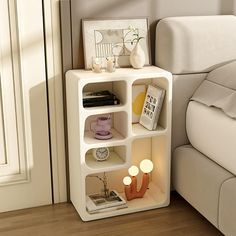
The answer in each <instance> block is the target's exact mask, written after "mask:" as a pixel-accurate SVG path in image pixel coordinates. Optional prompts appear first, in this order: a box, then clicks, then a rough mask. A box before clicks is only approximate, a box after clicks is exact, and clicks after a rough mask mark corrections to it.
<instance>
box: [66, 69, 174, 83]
mask: <svg viewBox="0 0 236 236" xmlns="http://www.w3.org/2000/svg"><path fill="white" fill-rule="evenodd" d="M74 76H76V77H77V78H78V79H80V80H88V79H99V78H101V79H103V80H104V79H111V78H121V79H122V77H123V78H124V77H125V78H129V77H131V78H132V77H144V78H145V77H149V78H150V77H153V76H157V77H158V76H166V77H169V76H171V73H170V72H168V71H166V70H163V69H161V68H159V67H156V66H145V67H143V68H142V69H133V68H117V69H116V71H115V72H113V73H108V72H102V73H94V72H93V71H92V70H69V71H67V73H66V77H67V78H70V77H74Z"/></svg>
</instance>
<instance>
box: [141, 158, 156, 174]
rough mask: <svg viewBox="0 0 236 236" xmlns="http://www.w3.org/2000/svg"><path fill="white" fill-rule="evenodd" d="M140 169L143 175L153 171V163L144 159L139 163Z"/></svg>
mask: <svg viewBox="0 0 236 236" xmlns="http://www.w3.org/2000/svg"><path fill="white" fill-rule="evenodd" d="M140 169H141V171H142V172H143V173H150V172H151V171H152V170H153V163H152V161H151V160H149V159H144V160H142V161H141V162H140Z"/></svg>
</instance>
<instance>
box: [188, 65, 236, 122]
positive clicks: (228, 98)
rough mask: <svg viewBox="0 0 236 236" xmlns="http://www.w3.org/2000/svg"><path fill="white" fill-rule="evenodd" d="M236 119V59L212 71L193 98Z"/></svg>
mask: <svg viewBox="0 0 236 236" xmlns="http://www.w3.org/2000/svg"><path fill="white" fill-rule="evenodd" d="M191 100H192V101H197V102H201V103H203V104H205V105H207V106H213V107H217V108H219V109H221V110H222V111H223V112H224V113H225V114H226V115H227V116H229V117H231V118H233V119H236V105H235V104H236V61H233V62H231V63H228V64H226V65H224V66H221V67H219V68H217V69H215V70H213V71H211V72H210V73H209V74H208V76H207V78H206V80H204V81H203V82H202V84H201V85H200V86H199V88H198V89H197V90H196V92H195V93H194V95H193V97H192V98H191Z"/></svg>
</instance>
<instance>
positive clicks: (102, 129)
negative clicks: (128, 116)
mask: <svg viewBox="0 0 236 236" xmlns="http://www.w3.org/2000/svg"><path fill="white" fill-rule="evenodd" d="M90 129H91V130H92V131H93V132H94V137H95V138H96V139H104V140H105V139H110V138H112V133H111V117H110V116H108V117H106V116H100V117H98V118H97V120H96V121H93V122H91V123H90Z"/></svg>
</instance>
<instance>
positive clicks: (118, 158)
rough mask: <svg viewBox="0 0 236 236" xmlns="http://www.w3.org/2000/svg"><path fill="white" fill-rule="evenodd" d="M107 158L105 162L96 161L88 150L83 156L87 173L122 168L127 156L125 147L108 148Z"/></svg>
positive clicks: (90, 150)
mask: <svg viewBox="0 0 236 236" xmlns="http://www.w3.org/2000/svg"><path fill="white" fill-rule="evenodd" d="M109 152H110V154H109V157H108V159H107V160H105V161H97V160H96V159H95V158H94V157H93V154H92V149H89V150H88V151H87V152H86V154H85V163H86V165H87V167H88V172H89V173H100V172H106V171H112V170H117V169H120V168H122V167H123V168H124V165H125V163H126V159H127V156H128V150H127V147H126V146H112V147H109Z"/></svg>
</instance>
